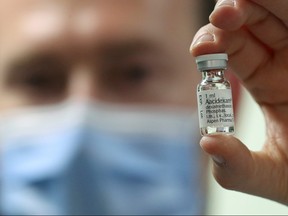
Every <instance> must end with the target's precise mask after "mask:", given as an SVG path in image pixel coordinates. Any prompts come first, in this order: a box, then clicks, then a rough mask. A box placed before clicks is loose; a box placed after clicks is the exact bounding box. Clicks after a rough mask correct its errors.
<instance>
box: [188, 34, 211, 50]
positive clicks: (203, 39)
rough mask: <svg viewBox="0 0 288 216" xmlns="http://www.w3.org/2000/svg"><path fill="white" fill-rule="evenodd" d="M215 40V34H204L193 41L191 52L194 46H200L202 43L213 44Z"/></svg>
mask: <svg viewBox="0 0 288 216" xmlns="http://www.w3.org/2000/svg"><path fill="white" fill-rule="evenodd" d="M214 40H215V39H214V35H213V34H210V33H205V34H202V35H200V36H199V37H197V38H194V39H193V41H192V44H191V47H190V50H191V49H192V47H193V46H196V45H198V44H200V43H204V42H213V41H214Z"/></svg>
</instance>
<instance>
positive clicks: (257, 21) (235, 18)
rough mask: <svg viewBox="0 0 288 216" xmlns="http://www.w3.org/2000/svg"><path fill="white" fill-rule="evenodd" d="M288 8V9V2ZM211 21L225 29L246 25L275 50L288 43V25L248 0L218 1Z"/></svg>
mask: <svg viewBox="0 0 288 216" xmlns="http://www.w3.org/2000/svg"><path fill="white" fill-rule="evenodd" d="M231 2H232V3H234V4H232V3H231ZM270 2H273V1H270ZM287 2H288V1H286V4H287ZM286 10H288V4H287V5H286ZM210 22H211V23H212V24H213V25H215V26H216V27H219V28H221V29H224V30H237V29H239V28H241V27H242V26H246V28H247V29H248V30H249V31H250V32H251V33H252V34H253V35H254V36H255V37H256V38H258V39H259V40H260V41H261V42H262V43H263V44H265V45H266V46H268V47H270V48H271V49H273V50H279V49H282V48H283V47H286V46H287V45H288V29H287V26H286V25H285V24H284V23H283V22H282V21H281V20H280V19H279V18H278V17H276V16H275V15H274V14H272V13H270V11H268V10H267V9H265V8H263V7H262V6H260V5H258V4H256V3H254V2H251V1H248V0H245V1H233V0H222V1H218V3H217V4H216V6H215V10H214V11H213V12H212V14H211V15H210Z"/></svg>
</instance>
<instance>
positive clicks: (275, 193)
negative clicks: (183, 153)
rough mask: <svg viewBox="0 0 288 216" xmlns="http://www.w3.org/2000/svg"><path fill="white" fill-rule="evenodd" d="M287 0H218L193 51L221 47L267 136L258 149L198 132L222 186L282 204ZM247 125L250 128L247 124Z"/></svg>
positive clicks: (286, 180)
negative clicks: (258, 110) (257, 110)
mask: <svg viewBox="0 0 288 216" xmlns="http://www.w3.org/2000/svg"><path fill="white" fill-rule="evenodd" d="M287 13H288V1H287V0H273V1H272V0H234V1H233V0H222V1H220V0H219V1H218V2H217V4H216V7H215V10H214V11H213V12H212V14H211V16H210V22H211V23H210V24H208V25H206V26H204V27H202V28H201V29H200V30H199V31H198V32H197V34H196V35H195V37H194V40H193V42H192V45H191V53H192V54H193V55H194V56H198V55H202V54H208V53H219V52H226V53H228V55H229V65H230V67H231V69H232V70H233V72H234V73H235V74H236V76H237V77H238V78H239V79H240V80H241V81H242V83H243V85H244V86H245V87H246V88H247V89H248V91H249V92H250V93H251V94H252V96H253V97H254V99H255V101H256V102H257V103H258V104H259V106H260V107H261V109H262V111H263V114H264V117H265V121H266V135H267V139H266V141H265V143H264V145H263V148H262V150H261V151H259V152H252V151H250V150H249V149H248V148H247V147H246V146H245V145H244V144H243V143H241V141H239V140H238V139H236V138H235V137H233V136H227V135H212V136H206V137H203V138H202V140H201V142H200V145H201V146H202V148H203V149H204V151H206V152H207V153H208V154H210V155H211V156H212V158H213V159H214V165H213V174H214V177H215V179H216V180H217V181H218V183H219V184H220V185H222V186H223V187H224V188H227V189H232V190H237V191H241V192H245V193H249V194H253V195H257V196H261V197H265V198H269V199H272V200H275V201H278V202H280V203H283V204H286V205H288V84H287V83H288V16H287ZM251 129H252V128H251Z"/></svg>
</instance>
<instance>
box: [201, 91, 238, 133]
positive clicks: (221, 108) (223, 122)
mask: <svg viewBox="0 0 288 216" xmlns="http://www.w3.org/2000/svg"><path fill="white" fill-rule="evenodd" d="M197 99H198V112H199V124H200V128H203V127H209V126H210V127H233V126H234V114H233V104H232V94H231V89H217V90H204V91H200V92H198V93H197Z"/></svg>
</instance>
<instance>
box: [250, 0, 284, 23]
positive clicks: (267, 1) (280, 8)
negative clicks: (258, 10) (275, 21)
mask: <svg viewBox="0 0 288 216" xmlns="http://www.w3.org/2000/svg"><path fill="white" fill-rule="evenodd" d="M252 1H253V2H255V3H257V4H258V5H260V6H262V7H263V8H265V9H266V10H268V11H270V12H271V13H272V14H274V15H275V16H277V17H278V18H279V19H280V20H282V21H283V22H284V24H286V26H288V16H287V10H288V1H287V0H273V1H271V0H252Z"/></svg>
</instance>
